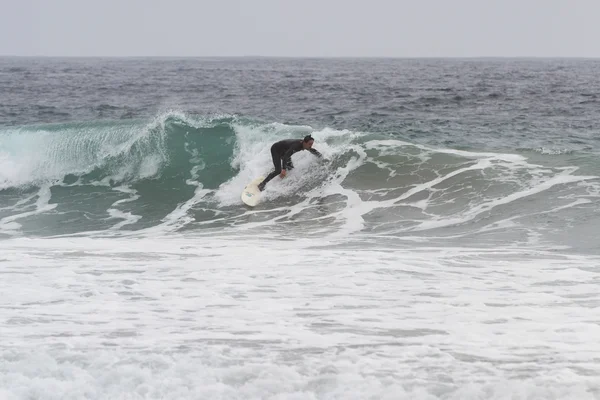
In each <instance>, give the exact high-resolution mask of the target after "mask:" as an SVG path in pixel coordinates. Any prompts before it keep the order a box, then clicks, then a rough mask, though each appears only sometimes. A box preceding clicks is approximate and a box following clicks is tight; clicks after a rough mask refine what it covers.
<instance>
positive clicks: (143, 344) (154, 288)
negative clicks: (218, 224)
mask: <svg viewBox="0 0 600 400" xmlns="http://www.w3.org/2000/svg"><path fill="white" fill-rule="evenodd" d="M348 244H349V243H347V242H346V241H343V240H340V241H324V240H322V239H319V240H310V239H301V240H297V241H293V242H287V241H277V240H275V241H269V240H267V241H265V240H257V239H256V238H253V237H252V236H251V235H249V236H245V237H243V238H239V239H227V238H219V237H198V238H193V237H190V236H188V237H181V236H171V237H157V238H145V239H142V238H135V239H134V238H132V239H124V238H121V239H118V240H115V239H90V238H87V239H86V238H65V239H43V240H42V239H25V238H21V239H12V240H6V241H2V242H0V259H1V260H2V271H1V273H2V279H1V280H0V293H2V295H1V296H0V320H2V321H3V328H2V342H1V343H0V388H1V390H0V395H1V396H2V397H3V398H6V399H19V400H20V399H26V398H38V399H79V398H86V399H104V398H111V399H142V398H164V399H182V398H186V399H187V398H223V399H225V398H227V399H248V398H257V399H258V398H273V399H279V398H314V399H325V398H344V399H346V398H356V399H359V398H360V399H362V398H390V399H392V398H394V399H395V398H407V399H408V398H411V399H438V398H442V399H481V398H486V399H488V398H489V399H509V398H510V399H512V398H544V399H564V398H577V399H595V398H598V396H600V383H599V382H600V380H599V379H598V378H599V377H600V368H599V366H598V363H597V360H598V358H599V357H600V346H599V345H598V341H597V340H596V338H597V337H598V336H599V335H600V321H599V320H598V318H597V317H596V315H595V314H594V312H593V311H594V310H595V309H597V307H598V306H600V297H599V295H598V290H597V288H598V283H599V282H598V276H599V274H600V270H599V269H598V267H597V266H598V263H599V261H600V259H598V258H597V257H592V256H582V255H569V254H561V253H558V252H556V251H554V252H552V251H551V252H547V251H543V250H535V249H534V248H522V249H518V248H510V249H508V248H495V249H488V250H482V249H474V248H469V247H467V246H465V247H461V248H448V247H446V248H435V247H414V246H411V247H410V248H405V249H403V248H401V247H398V246H395V247H393V248H391V247H385V245H383V244H381V245H379V246H378V245H370V246H369V247H368V248H366V247H364V246H361V247H359V248H357V249H355V250H352V249H351V248H350V247H348Z"/></svg>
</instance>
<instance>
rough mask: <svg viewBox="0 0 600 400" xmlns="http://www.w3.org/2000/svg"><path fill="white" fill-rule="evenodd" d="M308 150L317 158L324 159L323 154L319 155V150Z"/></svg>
mask: <svg viewBox="0 0 600 400" xmlns="http://www.w3.org/2000/svg"><path fill="white" fill-rule="evenodd" d="M306 150H308V151H310V152H311V153H313V154H314V155H315V156H317V157H321V158H323V154H321V153H319V152H318V151H317V150H315V149H306Z"/></svg>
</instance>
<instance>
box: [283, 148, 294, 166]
mask: <svg viewBox="0 0 600 400" xmlns="http://www.w3.org/2000/svg"><path fill="white" fill-rule="evenodd" d="M292 154H294V148H293V147H290V148H289V149H288V151H286V152H285V153H284V154H283V157H282V158H281V169H282V170H284V171H285V166H286V165H287V164H288V162H289V161H290V157H292Z"/></svg>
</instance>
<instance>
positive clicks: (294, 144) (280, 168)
mask: <svg viewBox="0 0 600 400" xmlns="http://www.w3.org/2000/svg"><path fill="white" fill-rule="evenodd" d="M314 142H315V139H313V137H312V136H311V135H307V136H305V137H304V139H285V140H280V141H279V142H276V143H274V144H273V145H272V146H271V156H272V157H273V165H274V166H275V171H273V172H271V173H270V174H269V175H267V177H266V178H265V179H264V180H263V181H262V182H261V183H260V184H259V185H258V189H259V190H260V191H261V192H262V191H263V190H265V185H266V184H267V183H268V182H269V181H270V180H271V179H273V178H275V176H276V175H281V177H282V178H283V177H285V174H286V171H289V170H291V169H293V168H294V164H292V154H294V153H297V152H299V151H302V150H308V151H310V152H311V153H313V154H314V155H316V156H318V157H323V155H322V154H321V153H319V152H318V151H317V150H315V149H313V148H312V146H313V143H314Z"/></svg>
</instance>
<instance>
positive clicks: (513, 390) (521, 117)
mask: <svg viewBox="0 0 600 400" xmlns="http://www.w3.org/2000/svg"><path fill="white" fill-rule="evenodd" d="M599 105H600V61H598V60H576V59H556V60H555V59H440V60H436V59H329V60H327V59H271V58H224V59H218V58H213V59H208V58H202V59H102V58H86V59H76V58H62V59H61V58H56V59H53V58H6V57H5V58H0V276H1V279H0V323H1V325H0V339H1V340H0V398H1V399H8V400H16V399H19V400H20V399H600V341H599V340H598V338H600V290H599V289H600V228H598V227H599V226H600V161H599V156H600V135H599V133H598V132H599V128H600V126H599V124H598V122H597V121H598V116H599V115H600V114H599V113H598V106H599ZM308 133H311V134H312V135H313V137H314V138H315V144H314V147H315V148H316V149H318V150H319V151H320V152H321V153H323V155H324V156H325V159H324V160H320V159H318V158H316V157H314V156H312V155H311V154H310V153H307V154H304V152H303V153H298V154H296V155H294V156H293V160H294V164H295V166H296V168H295V169H294V170H292V171H291V172H290V173H289V174H288V176H287V177H286V178H285V179H279V178H275V179H274V180H273V181H271V182H270V183H269V185H267V189H266V190H265V192H264V196H263V197H264V201H263V202H262V203H261V204H259V205H258V206H257V207H255V208H253V209H250V208H248V207H246V206H245V205H244V204H243V203H242V202H241V200H240V194H241V190H242V189H243V187H244V186H245V185H246V184H247V183H248V182H249V181H250V180H252V179H254V178H255V177H257V176H260V175H264V174H266V173H268V172H269V171H270V169H271V165H270V164H271V161H270V153H269V147H270V145H271V144H272V143H273V142H275V141H277V140H280V139H287V138H294V137H297V138H301V137H303V136H304V135H306V134H308Z"/></svg>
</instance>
